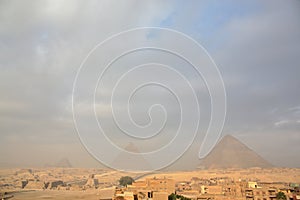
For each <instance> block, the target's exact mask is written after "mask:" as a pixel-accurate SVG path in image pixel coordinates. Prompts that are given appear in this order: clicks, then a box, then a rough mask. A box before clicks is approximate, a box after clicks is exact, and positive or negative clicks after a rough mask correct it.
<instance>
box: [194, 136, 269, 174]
mask: <svg viewBox="0 0 300 200" xmlns="http://www.w3.org/2000/svg"><path fill="white" fill-rule="evenodd" d="M200 167H201V168H206V169H214V168H250V167H261V168H269V167H272V165H271V164H270V163H269V162H268V161H266V160H265V159H264V158H262V157H261V156H260V155H258V154H257V153H256V152H254V151H253V150H251V149H250V148H249V147H247V146H246V145H245V144H243V143H242V142H240V141H239V140H238V139H236V138H235V137H233V136H231V135H226V136H224V137H223V138H222V139H221V140H220V142H219V143H218V144H217V145H216V146H215V147H214V148H213V150H212V151H211V152H210V153H209V154H208V155H207V156H206V157H205V158H203V159H202V160H201V163H200Z"/></svg>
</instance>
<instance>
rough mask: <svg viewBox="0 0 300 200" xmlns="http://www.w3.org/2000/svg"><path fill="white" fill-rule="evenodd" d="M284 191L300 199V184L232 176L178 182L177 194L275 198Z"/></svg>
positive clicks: (209, 199)
mask: <svg viewBox="0 0 300 200" xmlns="http://www.w3.org/2000/svg"><path fill="white" fill-rule="evenodd" d="M279 192H282V193H283V194H284V195H285V196H286V199H287V200H298V199H300V191H299V184H287V183H263V182H259V183H258V182H255V181H243V180H239V181H234V180H232V179H230V178H226V177H224V178H214V179H198V178H192V180H191V181H189V182H178V183H176V194H180V195H182V196H185V197H187V198H190V199H192V200H200V199H203V200H219V199H220V200H225V199H237V200H239V199H241V200H242V199H243V200H245V199H246V200H274V199H277V194H278V193H279Z"/></svg>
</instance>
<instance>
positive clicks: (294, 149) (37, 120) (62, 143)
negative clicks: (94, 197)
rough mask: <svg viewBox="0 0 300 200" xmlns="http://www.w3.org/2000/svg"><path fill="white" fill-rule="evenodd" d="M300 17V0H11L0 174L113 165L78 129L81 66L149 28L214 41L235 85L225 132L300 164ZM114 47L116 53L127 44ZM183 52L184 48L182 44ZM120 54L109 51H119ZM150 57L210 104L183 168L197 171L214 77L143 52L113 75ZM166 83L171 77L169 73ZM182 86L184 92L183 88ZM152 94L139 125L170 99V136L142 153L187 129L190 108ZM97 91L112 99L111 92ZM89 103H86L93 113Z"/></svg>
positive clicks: (2, 32) (3, 6)
mask: <svg viewBox="0 0 300 200" xmlns="http://www.w3.org/2000/svg"><path fill="white" fill-rule="evenodd" d="M299 11H300V1H298V0H288V1H280V0H273V1H260V0H247V1H237V0H229V1H189V2H184V1H143V2H142V1H134V0H126V1H106V0H103V1H94V0H89V1H83V0H75V1H69V0H67V1H58V0H45V1H35V0H29V1H16V0H11V1H9V0H0V52H1V53H0V69H1V73H0V91H1V98H0V167H42V166H45V165H46V164H49V163H50V164H53V163H56V162H58V161H59V160H60V159H62V158H68V159H69V161H70V162H71V163H72V165H73V167H101V166H103V165H101V164H100V163H99V162H98V161H96V160H95V159H94V158H93V157H92V156H91V155H90V154H89V153H88V152H87V151H86V149H85V148H84V146H83V145H82V144H81V142H80V139H79V137H78V134H77V132H76V130H75V127H74V122H73V114H72V91H73V83H74V80H75V77H76V73H77V71H78V68H79V66H80V64H81V63H82V61H83V59H84V58H85V57H86V56H87V54H88V53H89V52H90V51H91V49H92V48H93V47H95V45H97V44H98V43H99V42H101V41H104V40H105V39H107V38H108V37H110V36H111V35H113V34H117V33H119V32H121V31H125V30H128V29H132V28H137V27H161V28H169V29H174V30H176V31H179V32H182V33H184V34H186V35H188V36H190V37H191V38H193V39H194V40H196V41H197V42H198V43H200V44H201V45H203V46H204V47H205V49H206V50H207V51H208V53H209V54H210V56H211V57H212V58H213V60H214V62H215V63H216V64H217V66H218V69H219V71H220V74H221V76H222V78H223V81H224V85H225V89H226V96H227V114H226V121H225V125H224V128H223V131H222V135H227V134H230V135H233V136H234V137H236V138H238V139H239V140H240V141H242V142H243V143H244V144H246V145H247V146H248V147H250V148H251V149H253V150H254V151H255V152H257V153H258V154H259V155H261V156H262V157H263V158H265V159H266V160H267V161H269V162H270V163H272V164H273V165H275V166H279V167H300V159H299V152H300V145H299V144H300V90H299V86H300V78H299V75H300V60H299V58H300V21H299V19H300V12H299ZM161 37H162V36H161V35H159V34H155V33H152V34H149V35H147V37H146V39H149V38H150V39H153V38H154V39H156V40H157V42H158V43H159V42H162V41H161ZM124 43H125V41H124ZM114 45H115V46H113V47H112V49H113V48H119V47H120V46H121V45H120V44H114ZM173 45H174V46H176V45H180V44H176V41H174V44H173ZM110 52H111V51H110V49H107V54H108V55H109V54H110ZM191 53H192V51H191ZM149 54H150V55H151V56H152V58H153V57H155V58H157V59H158V60H159V61H162V60H164V61H165V62H167V63H169V64H170V65H172V66H173V67H174V68H175V69H177V70H181V73H182V74H184V75H186V77H187V79H188V80H190V81H191V82H192V83H191V85H192V86H195V88H196V95H197V97H198V99H199V101H201V103H202V104H201V106H202V107H201V112H202V113H201V117H202V116H203V118H201V120H203V121H201V124H200V128H201V129H200V130H199V134H198V135H197V136H196V138H195V140H194V142H193V144H192V145H191V147H190V148H189V150H188V151H187V152H186V153H185V154H184V156H183V157H182V158H181V159H179V160H178V161H177V162H176V163H175V164H174V165H173V166H172V168H174V169H190V168H193V167H195V166H197V165H198V161H199V159H198V152H199V147H200V145H201V142H202V139H203V135H201V133H203V132H204V131H205V130H206V129H207V127H208V123H207V121H208V120H209V119H210V115H209V110H210V108H211V107H210V106H209V103H210V99H209V98H208V96H209V95H208V91H207V88H206V87H205V84H204V82H203V80H202V79H199V80H198V79H197V77H196V75H195V74H194V72H193V71H192V70H189V69H188V67H189V65H188V64H186V63H184V62H181V61H180V60H177V59H175V58H173V57H171V56H170V55H168V54H162V53H160V54H157V52H153V51H150V50H149V51H145V52H137V53H136V54H134V55H128V57H127V58H124V59H123V60H120V61H121V62H120V63H118V62H116V63H114V65H113V66H112V68H113V67H114V68H113V69H112V70H111V71H108V74H109V76H108V77H107V80H114V79H115V78H116V77H115V76H120V75H121V73H122V71H121V70H120V69H127V68H129V67H130V65H131V64H132V63H134V64H140V63H142V62H143V61H147V59H149V60H150V58H149V57H147V55H149ZM161 57H163V58H161ZM120 66H121V67H123V68H121V67H120ZM133 66H134V65H133ZM118 67H119V68H118ZM151 75H153V74H151V73H148V74H144V75H143V76H140V79H146V78H148V77H149V76H151ZM155 76H156V77H157V78H158V79H162V80H163V79H164V76H163V74H155ZM132 81H133V80H132ZM134 81H136V80H134ZM171 83H172V84H173V85H174V86H178V85H176V81H174V82H171ZM180 87H183V86H182V85H179V88H180ZM145 92H146V93H145V94H141V95H139V94H138V93H137V95H136V96H134V97H135V98H136V99H137V100H136V101H137V103H136V104H135V105H134V106H136V108H135V110H133V112H132V116H133V118H134V119H135V120H136V122H137V124H139V125H145V124H147V123H149V121H151V120H150V119H149V115H147V111H148V108H149V106H151V105H153V104H157V103H158V102H157V100H158V99H159V100H161V101H162V104H164V105H167V106H166V110H167V111H170V112H168V113H170V114H169V115H168V121H167V125H166V127H165V128H166V130H165V134H166V135H165V136H162V137H161V138H159V139H158V140H157V141H152V142H149V140H143V141H141V143H140V144H136V145H137V147H138V148H139V150H140V151H148V150H153V148H157V147H159V146H161V145H162V144H164V143H165V142H166V141H169V140H170V138H172V136H174V134H175V133H174V130H173V129H175V128H177V125H178V124H179V123H178V121H179V117H178V116H177V115H176V113H177V112H178V110H179V109H178V108H176V103H177V102H176V99H175V98H173V97H169V93H170V92H169V93H166V91H164V90H162V89H161V88H157V86H155V87H151V88H148V89H146V90H145ZM97 95H98V97H100V98H98V99H97V100H99V99H100V100H101V98H102V97H105V95H106V91H102V93H101V91H100V92H98V93H97ZM100 100H99V102H98V104H97V112H98V114H99V113H100V114H99V116H100V117H99V118H100V119H102V120H103V121H104V122H105V123H106V124H107V127H106V128H107V130H109V137H111V138H110V139H111V140H112V141H114V142H115V143H116V144H118V145H119V146H121V147H126V146H128V144H129V143H130V142H129V141H128V140H126V137H120V133H119V132H118V131H119V130H117V129H115V128H113V127H112V126H110V124H109V122H107V121H105V120H108V119H109V117H108V114H109V112H108V111H107V109H108V108H109V106H108V105H109V104H108V102H104V101H103V102H101V101H100ZM126 100H127V99H125V98H122V96H121V98H119V99H118V101H117V102H116V105H117V106H116V107H117V108H118V109H119V108H120V109H121V107H123V106H124V105H127V101H126ZM139 100H141V101H139ZM84 106H85V105H83V107H82V108H80V109H81V110H80V111H81V112H82V113H81V114H82V115H84V114H85V109H86V108H85V107H84ZM154 111H155V112H154V114H153V118H155V117H157V116H158V117H159V116H160V114H161V113H160V112H159V111H157V112H156V110H155V109H154ZM145 113H146V114H145ZM151 116H152V115H151ZM159 119H160V118H159ZM151 122H152V121H151ZM154 122H155V121H154ZM86 126H89V123H87V125H86ZM143 134H144V135H143ZM186 134H187V135H188V134H190V133H189V132H188V131H187V133H186ZM141 135H142V136H145V137H146V136H148V135H147V134H146V133H141ZM159 137H160V136H159ZM188 137H189V136H188ZM178 145H179V144H178ZM103 152H105V153H107V152H106V151H105V149H104V150H103ZM162 159H163V158H162ZM186 163H191V164H190V165H189V166H186Z"/></svg>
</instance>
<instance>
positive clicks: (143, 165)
mask: <svg viewBox="0 0 300 200" xmlns="http://www.w3.org/2000/svg"><path fill="white" fill-rule="evenodd" d="M124 150H125V151H128V152H131V153H136V155H135V156H129V155H127V153H125V152H121V153H120V154H119V155H118V156H117V157H116V158H115V159H114V160H113V162H112V163H111V164H112V165H111V166H112V167H114V166H115V167H117V168H118V170H124V171H148V170H150V169H151V166H150V164H149V163H148V162H147V161H146V159H145V158H144V157H143V155H142V154H141V153H140V151H139V149H138V148H137V147H136V146H135V145H134V143H132V142H130V143H128V144H127V145H126V146H125V148H124Z"/></svg>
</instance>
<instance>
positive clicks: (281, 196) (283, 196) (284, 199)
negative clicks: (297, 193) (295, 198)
mask: <svg viewBox="0 0 300 200" xmlns="http://www.w3.org/2000/svg"><path fill="white" fill-rule="evenodd" d="M276 199H280V200H286V196H285V194H284V193H283V192H278V193H277V194H276Z"/></svg>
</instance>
